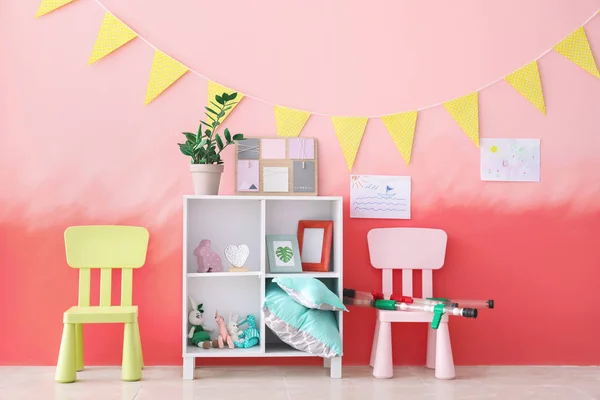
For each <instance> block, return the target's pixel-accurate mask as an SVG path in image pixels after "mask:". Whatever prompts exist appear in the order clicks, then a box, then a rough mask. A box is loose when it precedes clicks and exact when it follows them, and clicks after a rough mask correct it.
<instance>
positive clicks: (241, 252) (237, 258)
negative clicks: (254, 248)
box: [225, 244, 250, 268]
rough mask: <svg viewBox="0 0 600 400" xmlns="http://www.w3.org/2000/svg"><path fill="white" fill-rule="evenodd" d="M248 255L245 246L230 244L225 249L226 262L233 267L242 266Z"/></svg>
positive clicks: (248, 251)
mask: <svg viewBox="0 0 600 400" xmlns="http://www.w3.org/2000/svg"><path fill="white" fill-rule="evenodd" d="M249 254H250V249H249V248H248V246H246V245H245V244H240V245H239V246H236V245H233V244H230V245H229V246H227V247H225V258H227V261H229V262H230V263H231V265H233V266H234V267H238V268H239V267H241V266H242V265H244V263H245V262H246V260H247V259H248V255H249Z"/></svg>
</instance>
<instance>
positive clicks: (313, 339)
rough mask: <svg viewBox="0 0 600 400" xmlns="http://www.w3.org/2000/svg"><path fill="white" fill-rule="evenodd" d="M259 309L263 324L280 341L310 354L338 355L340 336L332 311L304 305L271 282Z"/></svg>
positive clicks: (340, 348) (340, 351) (329, 356)
mask: <svg viewBox="0 0 600 400" xmlns="http://www.w3.org/2000/svg"><path fill="white" fill-rule="evenodd" d="M263 311H264V315H265V324H266V325H267V326H268V327H269V328H270V329H271V330H272V331H273V333H275V334H276V335H277V336H278V337H279V338H280V339H281V340H282V341H283V342H284V343H287V344H288V345H290V346H292V347H293V348H295V349H297V350H300V351H304V352H307V353H309V354H312V355H314V356H319V357H325V358H332V357H336V356H341V355H342V338H341V336H340V332H339V330H338V327H337V321H336V318H335V314H334V312H333V311H323V310H316V309H310V308H306V307H304V306H303V305H302V304H299V303H297V302H296V301H294V299H292V298H291V297H290V296H288V294H287V293H286V292H285V291H284V290H283V289H281V288H280V287H279V286H278V285H277V284H276V283H274V282H271V283H269V284H268V285H267V290H266V297H265V304H264V306H263Z"/></svg>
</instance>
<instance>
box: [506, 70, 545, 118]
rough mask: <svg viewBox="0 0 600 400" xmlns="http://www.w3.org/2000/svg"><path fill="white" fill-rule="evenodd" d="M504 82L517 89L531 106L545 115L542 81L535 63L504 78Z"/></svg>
mask: <svg viewBox="0 0 600 400" xmlns="http://www.w3.org/2000/svg"><path fill="white" fill-rule="evenodd" d="M506 82H508V83H510V85H511V86H512V87H514V88H515V89H517V90H518V91H519V93H521V94H522V95H523V96H524V97H525V98H526V99H527V100H529V102H530V103H531V104H533V105H534V106H535V108H537V109H538V110H540V111H541V112H542V113H543V114H544V115H546V104H545V103H544V93H543V92H542V81H541V80H540V71H539V69H538V63H537V61H534V62H531V63H529V64H527V65H526V66H524V67H523V68H521V69H518V70H516V71H515V72H513V73H512V74H510V75H508V76H507V77H506Z"/></svg>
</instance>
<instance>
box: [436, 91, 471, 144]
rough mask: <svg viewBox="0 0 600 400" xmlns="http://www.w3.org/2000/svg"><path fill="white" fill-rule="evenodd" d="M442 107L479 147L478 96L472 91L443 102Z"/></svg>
mask: <svg viewBox="0 0 600 400" xmlns="http://www.w3.org/2000/svg"><path fill="white" fill-rule="evenodd" d="M444 108H445V109H446V110H447V111H448V113H450V115H452V118H454V120H455V121H456V122H457V123H458V125H459V126H460V127H461V128H462V130H463V131H465V133H466V134H467V136H468V137H469V139H471V140H472V141H473V143H475V146H477V147H479V96H478V93H477V92H473V93H471V94H468V95H466V96H463V97H459V98H458V99H454V100H450V101H447V102H445V103H444Z"/></svg>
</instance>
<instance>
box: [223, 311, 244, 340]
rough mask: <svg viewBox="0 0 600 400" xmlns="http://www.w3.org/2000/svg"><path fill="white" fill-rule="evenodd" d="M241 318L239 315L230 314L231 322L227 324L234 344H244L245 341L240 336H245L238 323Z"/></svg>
mask: <svg viewBox="0 0 600 400" xmlns="http://www.w3.org/2000/svg"><path fill="white" fill-rule="evenodd" d="M239 320H240V318H239V317H238V316H237V314H233V315H231V314H229V321H228V322H227V333H229V336H231V339H232V340H233V341H234V342H239V343H243V342H244V339H240V336H241V335H243V334H244V332H243V331H242V330H241V329H240V327H239V325H238V322H239Z"/></svg>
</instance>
